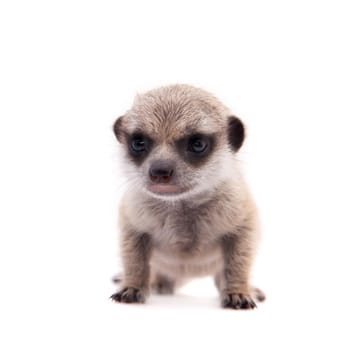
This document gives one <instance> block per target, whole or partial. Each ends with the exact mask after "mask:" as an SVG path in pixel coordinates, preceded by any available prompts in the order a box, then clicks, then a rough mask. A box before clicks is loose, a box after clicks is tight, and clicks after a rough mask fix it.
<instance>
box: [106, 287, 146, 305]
mask: <svg viewBox="0 0 350 350" xmlns="http://www.w3.org/2000/svg"><path fill="white" fill-rule="evenodd" d="M111 299H112V300H114V301H116V302H119V303H144V302H145V301H146V296H145V294H144V293H143V292H142V291H141V290H140V289H138V288H133V287H125V288H123V289H122V290H120V291H119V292H117V293H115V294H113V295H111Z"/></svg>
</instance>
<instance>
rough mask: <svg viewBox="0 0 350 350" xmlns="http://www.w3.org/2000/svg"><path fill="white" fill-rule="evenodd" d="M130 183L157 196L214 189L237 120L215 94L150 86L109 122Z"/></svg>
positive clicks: (236, 142)
mask: <svg viewBox="0 0 350 350" xmlns="http://www.w3.org/2000/svg"><path fill="white" fill-rule="evenodd" d="M114 132H115V135H116V137H117V139H118V140H119V141H120V142H121V143H122V144H123V147H124V150H125V153H124V154H125V160H126V162H125V165H126V167H125V169H126V170H127V176H128V179H129V180H130V181H132V182H133V184H134V185H135V187H138V188H139V189H142V190H145V191H146V192H147V193H148V194H149V195H151V196H153V197H157V198H161V199H171V200H174V199H177V198H183V197H185V196H189V195H191V194H192V195H193V194H196V193H197V194H198V193H202V192H205V191H210V190H215V187H216V186H217V185H218V184H219V183H220V182H221V181H223V180H225V179H226V178H228V177H232V176H233V173H234V171H235V169H234V159H235V156H234V153H235V152H236V151H237V150H238V149H239V148H240V147H241V145H242V143H243V139H244V127H243V124H242V122H241V121H240V120H239V119H238V118H237V117H234V116H230V113H229V111H228V110H227V108H226V107H225V106H223V105H222V104H221V103H220V102H219V101H218V100H217V99H216V98H215V97H213V96H212V95H210V94H208V93H206V92H205V91H203V90H200V89H197V88H193V87H190V86H187V85H173V86H169V87H164V88H160V89H156V90H152V91H150V92H148V93H146V94H144V95H141V96H138V97H137V98H136V99H135V102H134V105H133V107H132V108H131V110H129V111H128V112H127V113H126V114H125V115H124V116H122V117H120V118H119V119H117V121H116V122H115V124H114Z"/></svg>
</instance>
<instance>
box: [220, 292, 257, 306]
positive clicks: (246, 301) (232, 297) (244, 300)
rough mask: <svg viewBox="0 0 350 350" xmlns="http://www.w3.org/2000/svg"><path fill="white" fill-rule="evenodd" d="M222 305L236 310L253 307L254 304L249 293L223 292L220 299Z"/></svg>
mask: <svg viewBox="0 0 350 350" xmlns="http://www.w3.org/2000/svg"><path fill="white" fill-rule="evenodd" d="M221 304H222V307H224V308H227V309H236V310H249V309H255V308H256V304H255V302H254V300H253V298H252V297H251V296H250V295H249V294H241V293H224V294H223V297H222V300H221Z"/></svg>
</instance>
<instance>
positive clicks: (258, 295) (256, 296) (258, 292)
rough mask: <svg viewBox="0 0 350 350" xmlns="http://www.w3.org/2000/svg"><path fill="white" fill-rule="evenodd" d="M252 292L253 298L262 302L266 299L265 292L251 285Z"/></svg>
mask: <svg viewBox="0 0 350 350" xmlns="http://www.w3.org/2000/svg"><path fill="white" fill-rule="evenodd" d="M252 293H253V296H254V299H256V300H257V301H260V302H263V301H265V300H266V295H265V293H264V292H263V291H262V290H261V289H259V288H256V287H253V288H252Z"/></svg>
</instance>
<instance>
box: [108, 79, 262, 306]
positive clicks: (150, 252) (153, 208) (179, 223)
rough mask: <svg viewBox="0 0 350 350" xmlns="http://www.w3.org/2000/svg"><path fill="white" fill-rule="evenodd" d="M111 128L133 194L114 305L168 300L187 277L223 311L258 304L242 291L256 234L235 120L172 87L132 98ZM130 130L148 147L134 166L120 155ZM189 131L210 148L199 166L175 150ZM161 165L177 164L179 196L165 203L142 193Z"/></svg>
mask: <svg viewBox="0 0 350 350" xmlns="http://www.w3.org/2000/svg"><path fill="white" fill-rule="evenodd" d="M232 121H234V122H232ZM230 125H234V126H233V127H234V128H236V125H238V126H239V128H238V129H233V127H231V129H229V128H230ZM114 131H115V133H116V136H117V138H118V140H120V141H121V142H122V143H123V145H124V146H125V147H124V149H125V150H126V157H125V159H126V162H125V168H126V171H127V175H128V176H129V179H130V187H129V189H128V191H127V192H126V194H125V196H124V198H123V200H122V203H121V207H120V229H121V250H122V259H123V266H124V276H123V280H122V284H123V286H122V288H121V290H120V291H119V292H118V293H116V294H114V295H113V296H112V298H113V299H114V300H116V301H120V302H143V301H144V300H145V297H146V296H147V295H148V293H149V290H150V287H151V286H152V289H153V290H156V291H157V292H159V293H171V292H173V290H174V288H175V287H176V286H178V285H180V284H181V283H182V282H183V281H184V280H186V279H188V278H192V277H197V276H206V275H212V276H213V277H215V282H216V285H217V287H218V289H219V292H220V296H221V302H222V305H223V306H224V307H229V308H235V309H240V308H242V309H249V308H254V307H255V303H254V301H253V297H255V298H256V299H258V300H259V301H261V300H263V299H264V295H263V293H262V292H261V291H260V290H257V289H255V290H253V289H252V288H251V286H250V284H249V274H250V271H251V267H252V263H253V257H254V254H255V249H256V243H257V242H258V236H259V228H258V224H257V213H256V208H255V205H254V203H253V201H252V199H251V196H250V194H249V191H248V189H247V187H246V185H245V182H244V180H243V178H242V176H241V173H240V170H239V164H238V163H237V161H236V157H235V153H236V151H237V150H238V148H239V147H240V146H241V144H242V142H243V137H244V128H243V125H242V123H241V122H240V121H239V119H238V118H236V117H232V116H231V114H230V111H229V110H228V109H227V108H226V107H225V106H224V105H222V104H221V103H220V102H219V101H218V100H217V99H216V98H215V97H213V96H212V95H210V94H208V93H207V92H205V91H203V90H201V89H197V88H194V87H191V86H187V85H173V86H168V87H164V88H160V89H156V90H152V91H150V92H148V93H146V94H144V95H141V96H138V97H137V98H136V100H135V103H134V105H133V107H132V109H131V110H130V111H128V112H127V113H126V114H125V115H124V116H123V117H122V118H120V119H118V121H117V122H116V123H115V127H114ZM135 133H142V134H143V135H147V137H149V139H150V140H152V148H151V149H150V151H149V152H148V153H145V155H144V157H143V158H142V159H141V160H138V161H133V159H132V157H131V158H130V156H127V155H128V142H129V141H128V140H129V138H130V137H131V136H130V135H133V134H135ZM194 133H196V134H203V135H210V137H212V138H213V140H214V141H215V142H214V141H213V143H212V149H211V150H210V154H208V155H207V156H206V157H205V158H204V157H203V162H202V161H201V162H200V163H199V165H198V164H193V162H192V163H191V161H190V160H188V159H187V158H186V157H182V156H181V151H179V148H178V147H177V146H176V144H179V142H181V140H182V139H184V138H186V135H190V134H194ZM239 138H241V139H239ZM150 145H151V143H150ZM150 147H151V146H150ZM184 152H185V153H186V152H187V151H186V149H185V150H184ZM158 159H170V160H171V161H172V162H173V163H174V164H175V165H176V170H175V175H174V177H173V178H172V183H174V184H175V185H176V186H179V187H180V188H182V189H183V191H184V193H183V194H182V193H181V194H180V195H175V196H173V197H170V198H169V197H168V198H165V197H164V198H163V197H162V196H159V195H152V193H149V191H147V190H146V187H147V185H149V179H148V171H149V168H150V166H151V165H152V162H154V161H155V160H158Z"/></svg>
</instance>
